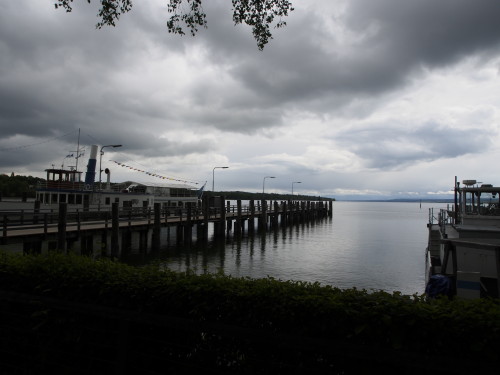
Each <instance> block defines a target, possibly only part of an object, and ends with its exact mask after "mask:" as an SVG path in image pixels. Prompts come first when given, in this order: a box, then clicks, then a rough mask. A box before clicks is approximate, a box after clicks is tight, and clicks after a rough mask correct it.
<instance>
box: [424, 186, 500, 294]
mask: <svg viewBox="0 0 500 375" xmlns="http://www.w3.org/2000/svg"><path fill="white" fill-rule="evenodd" d="M454 190H455V199H454V204H453V207H452V209H440V210H439V212H436V211H434V210H433V209H431V211H430V213H429V223H428V225H427V226H428V229H429V239H428V247H427V252H426V255H427V272H428V274H427V288H426V292H427V294H428V295H431V296H434V295H437V294H448V295H450V296H455V295H456V296H458V297H461V298H466V299H474V298H480V297H500V296H499V291H500V187H496V186H493V185H490V184H481V183H479V182H477V181H476V180H464V181H463V182H462V184H460V183H459V182H457V179H456V178H455V188H454Z"/></svg>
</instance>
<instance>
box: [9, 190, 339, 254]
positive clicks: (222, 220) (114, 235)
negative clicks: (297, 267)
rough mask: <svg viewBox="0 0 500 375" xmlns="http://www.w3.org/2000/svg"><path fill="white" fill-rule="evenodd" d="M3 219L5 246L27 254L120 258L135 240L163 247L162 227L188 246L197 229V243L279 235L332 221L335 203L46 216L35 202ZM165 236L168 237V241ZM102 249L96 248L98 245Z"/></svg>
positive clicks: (63, 211) (62, 208)
mask: <svg viewBox="0 0 500 375" xmlns="http://www.w3.org/2000/svg"><path fill="white" fill-rule="evenodd" d="M0 215H2V217H1V220H2V232H1V236H0V244H1V245H13V244H18V245H19V244H22V250H23V252H25V253H41V252H42V251H44V250H57V251H69V250H71V249H73V248H74V245H75V243H78V244H79V249H80V252H81V253H82V254H93V253H95V252H96V251H99V252H100V253H102V254H103V255H104V254H108V255H111V256H115V257H116V256H119V255H120V254H121V253H123V252H124V251H126V250H127V249H129V248H130V246H131V242H132V237H135V240H136V242H138V243H139V247H141V248H148V247H150V248H151V250H158V249H160V247H161V245H162V228H164V227H168V232H167V236H169V235H170V229H171V228H172V227H174V228H175V238H176V241H177V242H183V243H186V244H189V243H190V242H191V241H192V239H193V228H196V238H197V239H208V238H209V223H212V224H213V236H214V237H216V238H224V237H225V236H226V235H227V234H228V233H229V232H230V231H233V234H234V235H236V236H240V235H242V234H243V233H244V232H245V231H246V232H248V234H253V233H254V232H256V231H259V232H262V231H267V230H277V229H279V228H280V227H285V226H289V225H294V224H298V223H305V222H310V221H314V220H317V219H321V218H324V217H331V216H332V201H315V202H313V201H287V202H285V201H281V202H278V201H270V202H269V201H257V203H256V202H255V201H253V200H251V201H249V204H248V205H246V206H243V205H242V201H241V200H238V201H236V205H231V204H230V201H227V202H226V201H225V200H224V197H218V199H215V200H213V199H212V200H210V201H209V200H208V199H207V200H203V202H202V203H201V205H199V206H194V205H187V206H186V207H183V208H180V207H176V208H168V207H163V208H162V207H160V204H159V203H157V204H155V205H154V208H153V209H143V208H141V209H130V208H129V209H126V210H124V209H122V210H119V207H118V204H113V206H112V210H111V211H82V210H79V211H78V210H76V211H72V210H71V209H70V208H69V207H68V205H67V204H66V203H61V204H60V205H59V209H58V210H57V211H53V210H51V211H46V210H43V209H41V208H40V204H39V202H35V203H34V208H33V209H32V210H17V211H14V210H11V211H0ZM163 237H164V236H163ZM96 239H97V242H98V243H99V244H100V246H99V247H100V248H99V249H95V247H96V246H95V243H96Z"/></svg>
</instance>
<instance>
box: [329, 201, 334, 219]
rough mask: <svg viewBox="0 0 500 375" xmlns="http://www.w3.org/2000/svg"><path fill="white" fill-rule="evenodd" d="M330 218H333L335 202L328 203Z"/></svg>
mask: <svg viewBox="0 0 500 375" xmlns="http://www.w3.org/2000/svg"><path fill="white" fill-rule="evenodd" d="M328 216H329V217H333V201H330V202H328Z"/></svg>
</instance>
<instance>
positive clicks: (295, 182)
mask: <svg viewBox="0 0 500 375" xmlns="http://www.w3.org/2000/svg"><path fill="white" fill-rule="evenodd" d="M301 183H302V181H294V182H292V195H293V184H301Z"/></svg>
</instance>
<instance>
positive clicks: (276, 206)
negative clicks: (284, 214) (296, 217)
mask: <svg viewBox="0 0 500 375" xmlns="http://www.w3.org/2000/svg"><path fill="white" fill-rule="evenodd" d="M279 211H280V209H279V203H278V201H274V214H273V228H274V229H276V230H277V229H278V228H279V225H278V223H279V214H280V212H279Z"/></svg>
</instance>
